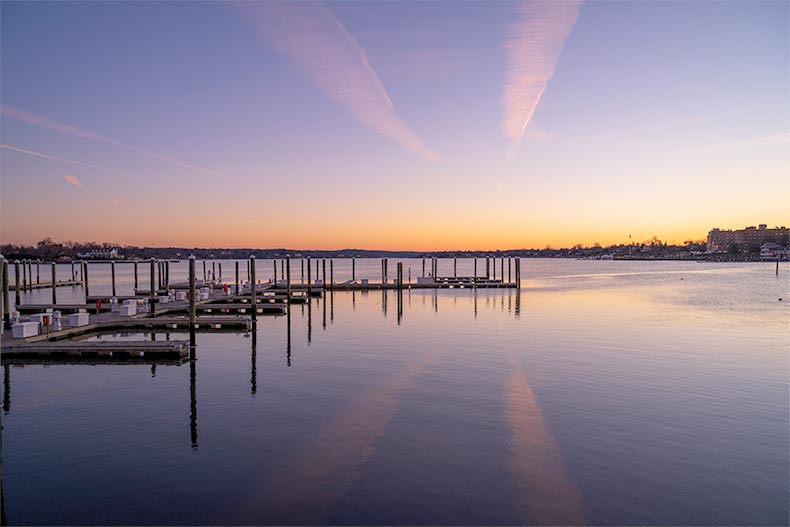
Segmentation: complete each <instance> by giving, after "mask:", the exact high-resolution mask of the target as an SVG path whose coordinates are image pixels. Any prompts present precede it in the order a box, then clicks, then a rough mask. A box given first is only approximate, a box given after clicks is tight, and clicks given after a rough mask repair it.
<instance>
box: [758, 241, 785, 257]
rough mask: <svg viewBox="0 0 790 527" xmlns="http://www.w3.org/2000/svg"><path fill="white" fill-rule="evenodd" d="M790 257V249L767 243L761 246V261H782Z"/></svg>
mask: <svg viewBox="0 0 790 527" xmlns="http://www.w3.org/2000/svg"><path fill="white" fill-rule="evenodd" d="M788 257H790V247H782V246H781V245H779V244H778V243H774V242H766V243H764V244H762V245H761V246H760V259H762V260H776V259H777V258H778V259H780V260H782V259H785V258H788Z"/></svg>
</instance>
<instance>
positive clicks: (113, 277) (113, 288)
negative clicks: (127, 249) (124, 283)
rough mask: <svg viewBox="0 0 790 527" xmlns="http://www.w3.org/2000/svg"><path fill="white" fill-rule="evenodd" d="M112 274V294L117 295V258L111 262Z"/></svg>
mask: <svg viewBox="0 0 790 527" xmlns="http://www.w3.org/2000/svg"><path fill="white" fill-rule="evenodd" d="M110 274H111V275H112V296H116V295H115V260H113V261H112V262H110Z"/></svg>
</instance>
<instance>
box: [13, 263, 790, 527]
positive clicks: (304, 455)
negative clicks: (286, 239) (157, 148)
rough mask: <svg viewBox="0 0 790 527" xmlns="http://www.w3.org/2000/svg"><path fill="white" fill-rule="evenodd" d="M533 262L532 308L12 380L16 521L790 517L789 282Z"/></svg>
mask: <svg viewBox="0 0 790 527" xmlns="http://www.w3.org/2000/svg"><path fill="white" fill-rule="evenodd" d="M522 262H523V263H522V266H523V269H522V274H523V278H524V280H523V285H524V287H523V288H522V289H521V291H520V293H519V292H518V291H516V290H477V291H473V290H468V289H465V290H444V291H438V292H437V291H422V290H414V291H405V292H404V295H403V308H402V315H401V316H399V313H398V307H397V305H398V302H397V296H396V294H395V293H394V292H389V293H387V294H383V293H382V292H370V293H367V294H364V293H359V292H357V293H353V294H352V293H345V292H344V293H335V294H334V295H329V296H327V298H326V299H324V300H321V301H318V302H315V301H314V302H313V304H312V305H311V306H309V307H308V306H305V307H304V308H302V307H301V306H294V308H293V312H292V315H291V317H290V321H289V319H288V317H284V316H282V317H264V318H262V319H259V327H258V331H257V336H255V338H253V337H252V336H245V335H241V334H199V335H198V348H197V357H198V360H197V361H195V362H194V363H187V364H184V365H181V366H161V365H160V366H157V367H156V368H152V367H151V366H148V365H129V366H82V365H80V366H74V365H57V366H55V365H53V366H48V367H44V366H25V367H15V366H12V367H10V368H4V372H5V378H4V384H3V387H4V393H5V394H6V397H5V398H4V408H5V411H4V414H3V427H4V428H3V437H2V439H3V443H2V456H3V457H2V461H3V464H2V469H3V471H2V490H3V498H4V505H5V507H4V512H5V514H6V519H7V521H8V523H9V524H86V523H87V524H262V523H263V524H265V523H277V524H293V523H310V524H314V523H330V524H606V525H623V524H629V525H681V524H682V525H702V524H704V525H725V524H726V525H733V524H738V525H784V524H787V523H788V514H789V510H790V508H789V506H788V494H789V493H790V475H789V469H788V467H789V463H790V455H789V454H788V452H789V451H790V432H789V430H790V413H789V412H790V411H789V408H790V406H789V405H788V397H789V395H790V389H789V388H788V364H789V363H788V359H789V357H790V324H788V322H790V274H789V273H790V271H789V270H788V269H787V267H785V268H783V269H782V272H781V274H780V276H779V277H776V276H775V275H774V271H773V264H697V263H693V262H691V263H680V262H674V263H673V262H652V263H651V262H591V261H569V260H523V261H522ZM393 264H394V261H393V260H391V261H390V274H391V276H392V275H394V265H393ZM245 265H246V264H245ZM260 265H261V267H262V268H263V271H264V273H263V274H264V276H265V277H268V276H269V275H270V274H271V271H270V268H268V267H266V265H268V266H270V265H271V262H268V263H264V262H261V264H260ZM408 267H411V268H412V274H413V276H414V277H415V278H416V276H417V275H418V274H421V262H420V261H407V262H406V263H405V268H406V269H405V273H406V272H407V270H408ZM467 267H468V269H467ZM481 268H482V266H481ZM69 269H70V268H69V266H61V268H60V269H59V273H61V274H63V277H64V278H65V276H66V275H68V273H69V272H70V271H69ZM185 269H186V268H185V267H184V266H183V265H181V266H178V268H175V267H174V269H173V271H172V272H171V274H172V275H173V279H174V280H175V279H181V278H183V276H185ZM242 269H243V271H242V274H244V275H246V269H245V268H244V267H242ZM223 271H224V273H223V274H224V275H225V279H226V280H230V281H232V280H233V276H232V267H231V265H230V263H229V262H225V266H224V268H223ZM294 271H295V272H294V275H295V276H297V277H298V276H299V267H298V266H295V270H294ZM470 271H471V262H459V269H458V272H459V274H462V273H463V274H467V273H468V272H470ZM505 271H506V272H507V268H505ZM378 272H379V263H378V261H377V260H376V261H368V262H364V261H360V262H358V263H357V277H361V276H369V277H371V278H376V277H377V276H378V274H377V273H378ZM498 272H499V271H498ZM130 273H131V267H120V266H119V273H118V274H119V280H120V281H121V282H122V284H121V286H119V294H124V293H125V292H127V291H128V290H130V289H131V277H130ZM451 273H452V262H451V261H447V262H443V263H442V267H441V268H440V274H451ZM199 274H201V273H200V272H199ZM260 274H261V272H260V271H259V275H260ZM47 276H48V275H47ZM108 276H109V267H107V269H99V268H98V266H97V268H96V269H95V270H94V268H93V267H92V268H91V277H90V278H91V291H92V292H96V293H99V292H102V291H104V290H105V289H109V286H108V281H107V277H108ZM140 276H141V277H140V281H141V282H144V281H146V280H147V276H144V275H143V272H142V268H141V270H140ZM349 277H350V268H347V263H345V262H343V263H341V262H336V264H335V279H336V280H341V279H347V278H349ZM42 279H43V278H42ZM48 295H50V293H49V292H48V291H37V292H34V293H32V294H30V295H29V296H28V297H26V298H23V302H34V301H38V300H42V301H46V300H47V299H48ZM58 295H59V299H62V301H64V302H67V301H69V300H70V299H74V300H80V299H81V297H80V295H81V293H80V290H79V289H76V288H75V289H73V290H72V289H70V288H63V289H61V290H59V291H58ZM780 297H782V298H783V301H782V302H780V301H779V300H778V299H779V298H780ZM289 328H290V330H289ZM105 338H107V337H105ZM109 338H113V337H109ZM118 338H123V337H118ZM134 338H143V336H141V335H137V336H135V337H134ZM144 338H150V337H149V336H145V337H144ZM156 338H157V339H163V338H165V336H164V335H161V334H160V335H157V336H156ZM170 338H172V339H183V338H185V336H184V335H183V334H173V335H171V336H170Z"/></svg>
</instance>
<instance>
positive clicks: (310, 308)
mask: <svg viewBox="0 0 790 527" xmlns="http://www.w3.org/2000/svg"><path fill="white" fill-rule="evenodd" d="M307 269H308V273H307V278H308V281H309V278H310V272H309V269H310V260H308V261H307ZM311 342H313V301H312V300H310V298H309V297H308V298H307V344H308V345H310V343H311Z"/></svg>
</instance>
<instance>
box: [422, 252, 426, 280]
mask: <svg viewBox="0 0 790 527" xmlns="http://www.w3.org/2000/svg"><path fill="white" fill-rule="evenodd" d="M422 277H423V278H425V256H423V257H422Z"/></svg>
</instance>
